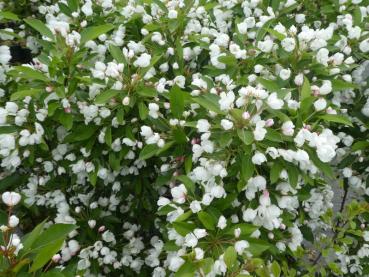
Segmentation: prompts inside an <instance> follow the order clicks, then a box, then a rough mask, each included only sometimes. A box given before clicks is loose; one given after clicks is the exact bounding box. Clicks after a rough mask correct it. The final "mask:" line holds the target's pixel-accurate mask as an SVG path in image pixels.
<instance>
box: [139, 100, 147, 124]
mask: <svg viewBox="0 0 369 277" xmlns="http://www.w3.org/2000/svg"><path fill="white" fill-rule="evenodd" d="M138 113H139V115H140V119H141V120H145V119H146V118H147V115H148V114H149V109H148V108H147V107H146V105H145V103H144V102H139V103H138Z"/></svg>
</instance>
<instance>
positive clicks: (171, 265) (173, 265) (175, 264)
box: [168, 256, 185, 272]
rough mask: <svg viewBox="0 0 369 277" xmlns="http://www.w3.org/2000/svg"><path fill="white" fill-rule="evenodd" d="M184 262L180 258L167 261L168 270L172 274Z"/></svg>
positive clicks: (175, 257) (176, 257)
mask: <svg viewBox="0 0 369 277" xmlns="http://www.w3.org/2000/svg"><path fill="white" fill-rule="evenodd" d="M184 262H185V260H184V259H182V258H181V257H178V256H174V257H172V258H171V259H170V260H169V266H168V269H169V270H170V271H173V272H177V270H178V269H179V268H180V267H181V266H182V265H183V264H184Z"/></svg>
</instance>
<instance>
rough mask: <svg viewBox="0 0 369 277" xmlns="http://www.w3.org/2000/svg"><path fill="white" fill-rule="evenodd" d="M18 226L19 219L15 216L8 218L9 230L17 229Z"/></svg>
mask: <svg viewBox="0 0 369 277" xmlns="http://www.w3.org/2000/svg"><path fill="white" fill-rule="evenodd" d="M18 224H19V218H18V217H17V216H15V215H12V216H11V217H9V222H8V225H9V227H10V228H14V227H17V225H18Z"/></svg>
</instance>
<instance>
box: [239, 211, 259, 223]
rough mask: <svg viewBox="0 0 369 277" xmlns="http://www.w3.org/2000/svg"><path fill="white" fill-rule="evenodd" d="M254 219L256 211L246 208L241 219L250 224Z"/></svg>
mask: <svg viewBox="0 0 369 277" xmlns="http://www.w3.org/2000/svg"><path fill="white" fill-rule="evenodd" d="M255 217H256V210H253V209H251V208H247V209H246V210H245V211H244V212H243V215H242V219H243V220H244V221H246V222H252V221H253V220H254V218H255Z"/></svg>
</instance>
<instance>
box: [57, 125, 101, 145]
mask: <svg viewBox="0 0 369 277" xmlns="http://www.w3.org/2000/svg"><path fill="white" fill-rule="evenodd" d="M97 128H98V127H97V126H90V125H79V126H77V127H76V128H73V129H72V133H71V134H69V135H67V136H66V137H65V138H64V142H77V141H84V140H87V139H89V138H91V137H92V135H93V134H95V132H96V130H97Z"/></svg>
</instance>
